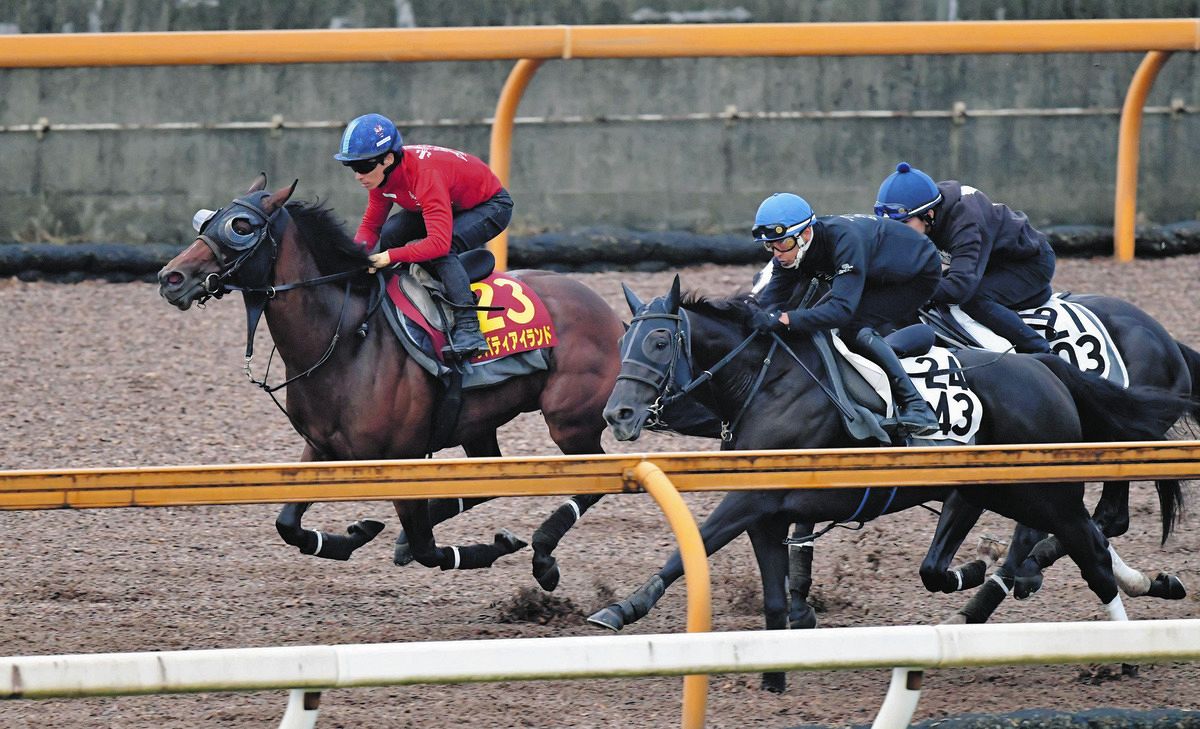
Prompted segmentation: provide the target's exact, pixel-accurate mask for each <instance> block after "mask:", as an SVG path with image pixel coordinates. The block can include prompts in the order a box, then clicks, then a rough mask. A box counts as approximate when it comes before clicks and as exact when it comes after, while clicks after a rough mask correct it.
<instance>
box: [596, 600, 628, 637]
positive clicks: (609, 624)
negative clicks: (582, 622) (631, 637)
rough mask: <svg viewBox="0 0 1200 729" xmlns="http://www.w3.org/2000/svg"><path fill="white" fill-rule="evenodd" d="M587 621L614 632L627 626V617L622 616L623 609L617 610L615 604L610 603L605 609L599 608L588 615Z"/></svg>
mask: <svg viewBox="0 0 1200 729" xmlns="http://www.w3.org/2000/svg"><path fill="white" fill-rule="evenodd" d="M587 621H588V622H589V623H591V624H592V625H595V626H597V627H600V628H608V629H609V630H611V631H613V632H616V631H618V630H620V629H621V628H624V627H625V618H623V617H622V616H621V611H620V610H617V609H616V606H615V605H609V606H608V607H606V608H604V609H603V610H597V611H596V612H594V613H592V614H591V615H590V616H588V619H587Z"/></svg>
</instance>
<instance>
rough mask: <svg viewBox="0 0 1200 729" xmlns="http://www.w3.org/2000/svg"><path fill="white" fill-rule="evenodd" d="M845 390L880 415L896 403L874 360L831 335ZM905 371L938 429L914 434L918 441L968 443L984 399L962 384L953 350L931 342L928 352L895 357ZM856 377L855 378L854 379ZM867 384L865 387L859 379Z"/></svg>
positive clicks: (891, 413)
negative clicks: (931, 411) (934, 417)
mask: <svg viewBox="0 0 1200 729" xmlns="http://www.w3.org/2000/svg"><path fill="white" fill-rule="evenodd" d="M830 339H831V340H832V342H833V347H834V349H835V350H836V351H837V355H838V359H839V360H840V361H841V362H840V363H844V364H845V365H848V366H843V367H839V370H840V374H841V377H842V380H843V382H844V383H845V390H846V392H847V394H848V395H850V396H851V397H852V398H854V400H856V401H857V402H858V403H859V404H860V405H862V406H864V407H865V408H866V409H868V410H870V411H871V412H873V413H875V414H876V415H877V416H879V417H880V418H881V419H883V420H891V419H894V418H895V412H896V406H895V401H894V400H893V399H892V388H891V385H890V384H888V380H887V375H886V374H884V372H883V370H882V369H880V367H879V365H877V364H875V363H874V362H872V361H871V360H869V359H867V358H866V357H863V356H861V355H858V354H855V353H854V352H851V351H850V349H849V348H848V347H847V346H846V343H845V342H843V341H842V339H841V337H838V336H836V335H835V336H832V337H830ZM900 363H901V364H902V365H904V371H905V372H907V373H908V375H909V377H911V378H912V381H913V384H914V385H916V388H917V391H918V392H919V393H921V397H923V398H925V402H927V403H929V407H930V408H932V409H933V413H934V415H936V416H937V419H938V423H939V425H940V426H941V429H942V430H941V433H937V434H934V435H931V436H926V437H924V438H920V439H914V442H916V443H919V444H921V445H954V444H956V443H958V444H963V445H971V444H973V443H974V442H975V434H976V433H978V432H979V426H980V425H981V424H982V422H983V403H982V402H980V400H979V396H978V395H976V394H975V393H974V392H972V391H971V389H970V388H969V387H968V386H967V380H966V377H964V376H963V373H962V365H961V364H960V363H959V361H958V358H957V357H955V356H954V353H953V352H951V351H950V350H949V349H946V348H945V347H933V348H932V349H930V350H929V352H927V353H925V354H922V355H918V356H916V357H905V358H903V359H901V360H900ZM856 378H858V379H859V382H857V383H856V382H855V379H856ZM864 383H865V385H866V386H867V387H869V388H870V389H869V390H868V391H866V392H864V389H863V388H862V387H861V385H862V384H864Z"/></svg>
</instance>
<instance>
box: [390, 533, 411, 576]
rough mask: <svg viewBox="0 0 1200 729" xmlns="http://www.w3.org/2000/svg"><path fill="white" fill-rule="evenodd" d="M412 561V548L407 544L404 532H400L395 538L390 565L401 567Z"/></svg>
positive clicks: (406, 536)
mask: <svg viewBox="0 0 1200 729" xmlns="http://www.w3.org/2000/svg"><path fill="white" fill-rule="evenodd" d="M412 561H413V553H412V547H411V546H409V544H408V535H407V534H405V533H404V530H403V529H401V530H400V534H399V535H397V536H396V546H394V547H392V564H394V565H396V566H397V567H403V566H404V565H406V564H408V563H409V562H412Z"/></svg>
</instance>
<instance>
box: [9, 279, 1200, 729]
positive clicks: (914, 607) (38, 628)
mask: <svg viewBox="0 0 1200 729" xmlns="http://www.w3.org/2000/svg"><path fill="white" fill-rule="evenodd" d="M752 272H753V269H752V268H746V267H739V268H720V267H712V266H706V267H699V268H694V269H686V270H684V271H683V272H682V273H683V282H684V286H685V288H692V289H697V290H700V291H703V292H707V293H711V294H714V295H723V294H727V293H732V292H733V291H734V290H736V289H738V288H740V287H742V286H744V285H745V283H746V282H747V281H748V280H749V277H750V275H751V274H752ZM579 278H580V279H582V280H584V281H585V282H586V283H588V284H589V285H591V286H592V287H594V288H596V289H597V290H598V291H600V293H601V294H602V295H604V296H605V297H606V298H607V299H608V300H609V302H610V304H611V305H612V306H613V307H614V308H617V310H618V311H620V312H621V313H622V314H625V313H626V312H627V309H625V308H624V303H623V298H622V296H621V291H620V282H621V281H626V282H628V283H630V285H631V286H633V287H634V288H635V290H637V291H638V292H639V293H640V294H641V295H642V296H643V297H644V298H648V297H650V296H654V295H657V294H660V293H664V292H665V291H666V289H667V286H668V285H669V281H670V276H669V275H668V274H648V273H603V274H589V275H582V276H580V277H579ZM1198 281H1200V257H1198V256H1191V257H1184V258H1176V259H1168V260H1161V261H1144V262H1136V263H1133V264H1129V265H1118V264H1115V263H1112V262H1110V261H1108V260H1106V259H1104V260H1093V261H1085V260H1078V259H1072V260H1063V261H1060V263H1059V273H1058V276H1057V285H1058V288H1059V289H1060V290H1072V291H1077V292H1084V291H1089V292H1091V291H1094V292H1105V293H1110V294H1114V295H1118V296H1121V297H1123V298H1126V299H1129V300H1131V301H1132V302H1133V303H1135V304H1137V305H1139V306H1141V307H1143V308H1144V309H1146V310H1147V311H1149V312H1150V313H1151V314H1153V315H1155V316H1156V317H1158V318H1159V319H1160V320H1161V321H1162V322H1163V323H1164V324H1165V325H1166V326H1167V328H1168V329H1169V330H1170V331H1171V332H1172V334H1174V335H1175V336H1176V337H1177V338H1179V339H1181V340H1183V341H1185V342H1188V343H1190V344H1192V345H1193V346H1197V345H1200V317H1198V313H1200V303H1197V302H1198V301H1200V290H1198V289H1200V284H1198V283H1197V282H1198ZM0 311H3V316H2V319H0V361H2V362H3V366H4V370H3V398H0V468H5V469H25V468H65V467H102V466H150V465H175V464H217V463H258V462H283V461H294V460H296V459H297V458H298V456H299V453H300V450H301V441H300V438H299V437H298V436H297V435H296V434H295V433H294V432H293V431H292V430H291V428H290V427H289V425H288V423H287V421H286V420H285V419H284V417H283V416H282V415H281V414H280V413H279V412H278V411H277V410H276V409H275V407H274V406H273V405H272V404H271V402H270V400H269V398H267V396H266V395H264V394H262V393H261V392H259V391H257V390H255V389H254V388H252V387H250V386H249V385H248V384H247V383H246V381H245V378H244V376H243V375H242V374H241V372H240V365H241V352H242V346H243V337H244V326H245V324H244V317H243V310H242V307H241V304H240V302H239V301H237V300H236V299H227V300H224V301H220V302H214V303H213V305H211V306H210V307H209V308H208V309H207V310H206V311H196V310H192V311H189V312H186V313H180V312H178V311H175V310H174V309H172V308H170V307H169V306H167V305H166V304H165V303H163V302H162V301H161V300H160V299H159V298H158V295H157V291H156V289H155V287H153V286H151V285H148V284H105V283H93V282H88V283H81V284H75V285H57V284H45V283H39V284H26V283H22V282H19V281H16V280H12V279H6V280H0ZM258 351H259V352H260V353H261V354H260V356H259V359H260V360H262V359H265V354H266V352H267V351H269V346H268V345H264V344H262V343H260V345H259V350H258ZM712 445H713V443H712V442H709V441H702V440H693V439H684V438H678V437H666V436H648V437H645V438H643V439H642V440H641V441H639V442H637V443H634V444H615V443H613V442H612V441H611V439H609V440H608V441H607V443H606V447H607V448H609V449H610V450H626V451H655V450H696V449H708V448H710V447H711V446H712ZM501 446H502V448H504V449H505V453H506V455H540V454H552V453H554V452H555V451H554V449H553V444H552V443H551V442H550V440H549V437H548V435H547V432H546V429H545V426H544V425H543V424H542V422H541V421H540V419H539V418H538V417H537V416H536V415H529V416H523V417H522V418H520V419H518V420H517V421H515V422H514V423H513V424H510V425H509V426H507V427H506V428H505V429H504V430H502V432H501ZM444 455H460V453H459V452H455V451H451V452H447V453H446V454H444ZM1189 495H1191V494H1190V493H1189ZM718 498H719V497H718V496H716V495H697V496H688V497H687V501H688V503H689V505H690V506H691V508H692V510H693V512H694V513H695V514H697V515H699V516H703V515H704V514H706V513H708V511H709V510H711V508H712V507H713V506H714V505H715V503H716V501H717V499H718ZM1093 498H1094V495H1093ZM560 501H561V499H559V498H537V499H510V500H507V501H497V502H493V503H489V504H485V505H483V506H480V507H479V508H477V509H475V510H474V511H472V512H470V513H468V514H465V515H463V516H460V517H459V518H457V519H454V520H452V521H450V522H447V523H446V524H443V525H442V526H440V527H439V528H438V530H437V535H438V538H439V541H440V542H441V543H468V542H476V541H481V540H484V539H490V535H491V533H492V531H493V530H494V529H495V528H497V527H501V526H505V527H509V528H511V529H513V530H514V531H516V532H517V533H518V534H521V535H524V536H525V537H528V535H529V534H530V533H531V532H532V530H533V529H534V528H535V527H536V526H537V525H538V524H539V523H540V522H541V520H542V519H543V518H544V517H545V516H546V515H548V514H549V513H550V512H551V511H552V510H553V509H554V508H555V507H556V506H557V504H558V503H559V502H560ZM1132 502H1133V507H1132V508H1133V514H1132V518H1133V524H1132V526H1131V529H1130V533H1129V534H1128V535H1126V536H1125V537H1123V538H1121V539H1120V540H1119V541H1118V542H1116V545H1117V547H1118V549H1119V550H1120V551H1121V553H1122V555H1123V556H1124V557H1125V560H1126V561H1127V562H1128V563H1130V564H1131V565H1132V566H1135V567H1139V568H1141V569H1143V570H1146V571H1148V572H1154V571H1157V570H1158V569H1160V568H1166V569H1169V570H1171V571H1173V572H1175V573H1176V574H1178V575H1179V576H1180V577H1181V578H1182V579H1183V580H1184V582H1185V584H1187V585H1188V586H1189V588H1190V589H1191V590H1192V594H1191V595H1189V596H1188V598H1187V599H1185V600H1182V601H1176V602H1163V601H1158V600H1153V599H1150V598H1142V599H1137V600H1132V599H1126V607H1127V610H1128V612H1129V615H1130V617H1131V618H1133V619H1154V618H1192V617H1197V615H1198V614H1200V609H1198V608H1200V604H1198V602H1197V598H1196V595H1197V594H1200V525H1197V523H1196V520H1195V518H1194V517H1192V518H1188V519H1186V520H1185V521H1184V523H1183V525H1182V528H1181V529H1180V531H1179V533H1178V534H1177V536H1176V537H1174V538H1173V539H1172V540H1171V541H1169V542H1168V543H1167V545H1166V547H1165V548H1160V547H1159V545H1158V542H1157V538H1156V534H1157V531H1158V526H1157V521H1158V516H1157V507H1156V505H1155V501H1154V498H1153V495H1152V490H1151V489H1150V487H1149V485H1147V484H1137V485H1135V486H1134V493H1133V497H1132ZM276 511H277V509H276V507H275V506H272V505H253V506H244V507H196V508H157V509H113V510H92V511H51V512H0V534H2V535H3V537H2V539H0V544H2V548H0V560H2V564H3V565H4V568H3V570H2V571H0V624H2V625H3V630H0V655H31V654H55V653H98V652H110V651H114V652H115V651H150V650H178V649H193V650H194V649H203V648H233V647H248V646H270V645H308V644H331V643H374V642H385V641H414V640H455V639H486V638H509V637H540V636H574V635H590V634H592V633H593V631H594V629H593V628H591V627H589V626H587V625H586V624H585V623H584V616H585V615H586V614H587V613H589V612H591V611H592V610H594V609H596V608H598V607H601V606H603V605H604V604H607V602H608V601H609V600H610V598H611V597H612V596H613V595H619V596H624V595H625V594H626V593H627V592H628V591H630V590H632V589H633V588H635V587H637V586H638V585H640V584H641V583H642V582H643V581H644V580H645V579H646V578H648V577H649V576H650V575H651V574H652V573H653V572H654V571H655V570H657V569H658V567H659V566H660V564H661V563H662V561H663V560H664V559H665V558H666V556H667V555H668V553H669V552H670V551H671V549H672V547H673V537H672V536H671V533H670V531H669V530H668V528H667V527H666V524H665V521H664V519H663V517H662V515H661V513H660V512H659V511H658V510H657V508H656V507H655V506H654V504H653V502H652V500H651V499H650V497H649V496H645V495H631V496H617V497H609V498H608V499H606V500H604V501H602V502H601V503H600V504H598V505H597V506H596V507H594V508H593V509H592V510H591V511H590V512H589V513H588V514H587V515H586V516H585V518H584V519H583V521H582V522H581V523H580V524H579V526H577V527H576V529H575V530H573V531H572V532H571V533H570V534H569V535H568V536H567V538H566V539H565V540H564V542H563V544H562V546H561V547H560V548H559V550H558V552H557V554H558V557H559V559H560V560H561V564H562V567H563V570H564V573H563V581H562V584H561V586H560V587H559V588H558V590H557V591H556V592H555V593H554V596H555V597H556V598H559V599H561V600H563V601H565V602H561V603H551V602H545V603H544V602H542V601H541V600H540V599H534V600H533V601H532V602H533V604H532V605H530V604H528V603H529V602H530V599H529V596H528V594H526V595H525V596H524V597H521V591H522V590H523V589H528V588H529V587H531V586H533V585H534V583H533V580H532V578H531V576H530V572H529V555H530V552H529V551H528V550H525V551H523V552H521V553H518V554H515V555H512V556H510V557H507V558H505V559H503V560H501V561H500V562H499V563H498V564H497V566H496V567H495V568H493V569H491V570H480V571H474V572H457V573H444V572H439V571H436V570H426V569H424V568H421V567H419V566H408V567H403V568H398V567H395V566H393V565H392V562H391V542H392V539H393V538H394V537H395V535H396V530H397V528H398V524H397V521H396V518H395V515H394V513H393V512H392V510H391V507H390V505H389V504H385V503H349V504H318V505H316V506H314V507H313V509H312V510H311V511H310V512H309V514H308V517H307V519H306V521H305V525H306V526H308V527H310V528H320V529H324V530H328V531H336V532H341V531H342V530H343V529H344V528H345V526H346V525H348V524H349V523H351V522H353V521H355V520H356V519H360V518H364V517H371V518H377V519H382V520H384V521H386V522H387V524H388V527H387V529H386V530H385V532H384V533H383V534H382V535H381V536H380V537H379V538H378V539H377V540H376V541H375V542H373V543H371V544H370V545H368V546H367V547H365V548H364V549H362V550H360V551H359V552H358V553H357V554H356V555H355V556H354V558H353V559H352V560H351V561H350V562H331V561H327V560H321V559H316V558H313V557H306V556H303V555H301V554H299V553H298V552H297V551H296V550H295V549H294V548H292V547H289V546H287V545H285V544H283V543H282V542H281V541H280V539H279V538H278V536H277V535H276V533H275V529H274V525H273V522H274V518H275V514H276ZM934 519H935V517H934V515H932V514H930V513H928V512H925V511H922V510H914V511H910V512H906V513H904V514H902V515H898V516H890V517H885V518H883V519H881V520H879V521H878V522H875V523H873V524H871V525H868V526H867V527H866V528H864V529H863V530H861V531H857V532H848V531H841V530H837V531H835V532H834V533H833V534H832V535H830V536H829V537H826V538H824V539H822V540H821V542H820V543H819V544H818V546H817V552H816V554H817V558H816V565H815V570H814V571H815V582H816V586H815V588H814V596H815V600H816V602H817V604H818V605H819V606H820V609H821V610H822V612H821V613H820V616H819V617H820V620H821V625H822V626H823V627H835V626H866V625H908V624H933V623H937V622H940V621H941V620H942V619H943V618H944V617H945V616H946V615H948V614H950V613H951V612H953V611H954V610H955V609H956V608H957V607H959V606H960V605H961V604H962V602H963V601H964V598H963V597H962V596H957V595H950V596H946V595H930V594H927V593H926V592H925V591H924V590H923V589H922V587H921V584H920V581H919V578H918V576H917V572H916V569H917V565H918V562H919V560H920V557H921V556H922V555H923V554H924V551H925V548H926V547H927V545H928V538H929V536H930V535H931V533H932V530H933V527H934ZM1009 531H1010V527H1009V525H1007V524H1005V523H1003V522H1001V521H999V520H995V519H989V520H988V521H986V523H985V524H983V525H981V527H980V528H979V529H977V531H976V534H978V533H982V532H987V533H991V534H995V535H1007V534H1008V532H1009ZM973 544H974V539H973V538H972V539H971V540H969V541H968V544H967V546H966V547H964V551H966V550H967V549H968V548H970V547H972V546H973ZM711 568H712V573H713V582H714V596H713V608H714V628H715V629H716V630H740V629H757V628H759V627H760V626H761V617H760V615H759V607H760V601H761V597H760V588H759V584H758V577H757V570H756V567H755V565H754V560H753V556H752V554H751V550H750V546H749V541H748V540H747V539H746V538H745V537H741V538H739V539H738V540H737V541H735V542H734V543H733V544H731V545H730V546H729V547H728V548H726V549H725V550H723V551H722V552H719V553H718V554H716V555H714V556H713V557H712V559H711ZM533 594H534V595H536V593H533ZM685 596H686V587H685V585H684V584H683V583H682V582H680V583H678V584H676V585H675V586H674V587H673V588H672V589H671V590H670V591H669V592H668V593H667V595H666V597H665V598H664V599H663V600H662V602H661V603H660V604H659V607H658V608H657V609H656V610H654V611H653V612H652V613H651V614H650V615H649V616H648V617H646V618H645V619H643V620H642V621H640V622H639V623H637V624H636V625H634V626H631V627H630V628H627V629H626V632H628V633H658V632H677V631H681V630H683V627H684V624H685V617H684V616H685ZM531 608H532V609H531ZM522 617H523V620H519V621H518V622H511V621H512V620H514V619H520V618H522ZM1100 619H1103V610H1102V609H1101V606H1100V605H1099V604H1098V602H1097V600H1096V599H1095V597H1094V596H1092V594H1091V593H1089V592H1088V591H1087V589H1086V587H1085V586H1084V584H1083V582H1082V580H1081V579H1080V578H1079V575H1078V572H1077V571H1076V569H1075V568H1074V567H1073V566H1072V565H1069V564H1066V563H1064V564H1060V565H1058V566H1056V567H1054V568H1053V569H1052V570H1051V572H1050V573H1049V575H1048V578H1047V582H1046V586H1045V588H1044V589H1043V590H1042V591H1041V593H1039V594H1038V595H1037V596H1036V597H1035V598H1034V599H1033V600H1031V601H1029V602H1026V603H1021V604H1016V603H1009V604H1006V605H1004V606H1003V607H1002V608H1001V610H1000V611H999V613H998V615H997V616H996V618H995V620H998V621H1005V622H1019V621H1072V620H1100ZM1113 668H1115V667H1112V666H1101V667H1097V666H1092V667H1079V666H1049V667H1019V668H1017V667H1013V668H1009V667H1001V668H980V669H962V670H942V671H931V672H929V673H927V674H926V677H925V683H924V690H923V692H922V697H921V700H920V704H919V706H918V709H917V719H919V720H921V719H933V718H937V717H943V716H950V715H958V714H964V713H977V712H1008V711H1013V710H1016V709H1020V708H1039V707H1040V708H1048V709H1056V710H1065V709H1085V708H1091V707H1125V708H1141V709H1159V708H1168V707H1177V708H1184V709H1197V708H1200V689H1198V688H1197V686H1198V685H1200V667H1197V666H1195V665H1187V664H1164V665H1143V666H1142V667H1141V673H1140V675H1139V676H1137V677H1136V678H1127V677H1126V678H1121V677H1111V676H1109V673H1110V671H1111V669H1113ZM1105 676H1109V677H1108V678H1105ZM758 680H759V679H758V676H756V675H749V674H745V675H720V676H713V677H712V679H711V688H710V695H709V709H708V717H709V726H711V727H773V728H774V727H778V728H782V727H795V726H797V725H801V724H814V723H821V724H829V725H844V724H864V723H869V722H870V720H871V719H872V718H873V716H874V714H875V712H876V711H877V709H878V707H879V705H880V702H881V701H882V699H883V696H884V693H885V691H886V688H887V683H888V672H887V671H883V670H872V671H858V672H840V673H833V672H829V673H793V674H790V675H789V688H788V691H787V692H786V693H785V694H783V695H774V694H768V693H764V692H762V691H760V690H759V689H758ZM679 699H680V681H679V679H675V678H664V679H631V680H609V681H578V682H538V683H523V684H493V685H464V686H431V687H425V686H418V687H404V688H380V689H357V690H337V691H330V692H327V693H325V694H324V696H323V699H322V705H321V716H320V719H319V721H318V726H321V727H326V728H332V727H364V726H386V727H482V726H494V727H674V726H678V722H679ZM285 702H286V695H285V694H284V693H283V692H263V693H248V694H221V695H212V694H208V695H180V696H145V697H128V698H118V699H88V700H69V701H66V700H62V701H59V700H55V701H39V702H34V701H14V702H6V703H3V704H0V727H5V728H8V727H26V726H29V727H33V726H39V727H40V726H44V725H45V724H47V723H50V722H53V723H54V724H55V725H56V726H61V727H161V728H163V729H169V728H173V727H203V726H216V725H223V726H238V727H249V726H254V727H273V726H277V725H278V722H279V718H280V716H281V715H282V712H283V708H284V705H285Z"/></svg>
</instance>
